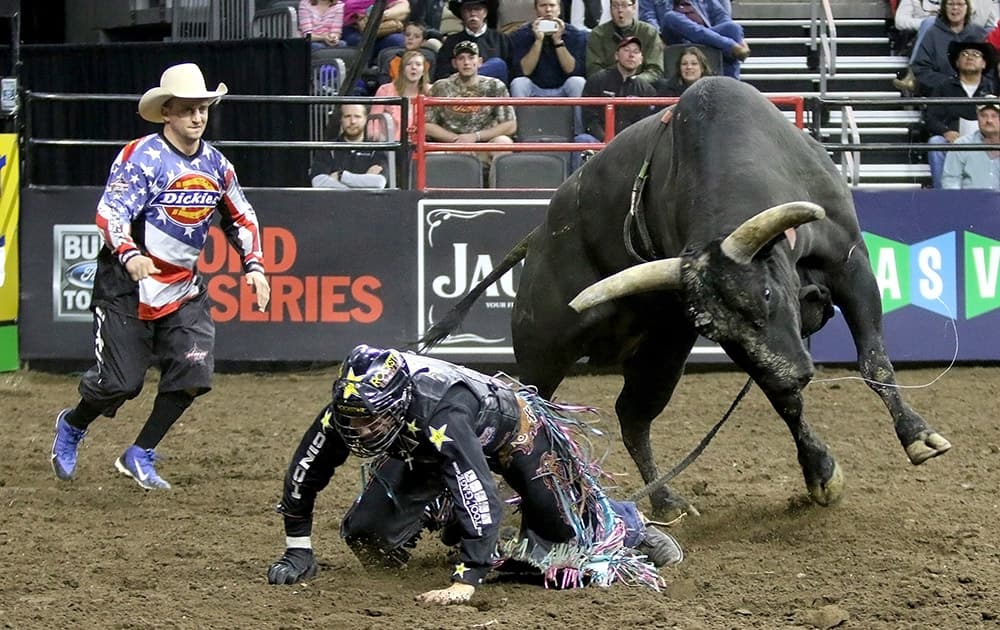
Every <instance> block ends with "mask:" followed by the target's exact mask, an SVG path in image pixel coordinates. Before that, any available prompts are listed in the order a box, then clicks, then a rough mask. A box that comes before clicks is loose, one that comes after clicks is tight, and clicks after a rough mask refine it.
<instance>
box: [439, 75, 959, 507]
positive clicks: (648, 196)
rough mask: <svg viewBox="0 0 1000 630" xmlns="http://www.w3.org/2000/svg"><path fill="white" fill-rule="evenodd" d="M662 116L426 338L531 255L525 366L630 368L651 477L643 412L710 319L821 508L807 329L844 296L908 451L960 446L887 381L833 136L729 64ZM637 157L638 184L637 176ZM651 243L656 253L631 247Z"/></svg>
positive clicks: (627, 399) (637, 428) (538, 373)
mask: <svg viewBox="0 0 1000 630" xmlns="http://www.w3.org/2000/svg"><path fill="white" fill-rule="evenodd" d="M667 119H669V117H668V116H664V117H663V118H661V117H660V116H658V115H654V116H651V117H648V118H646V119H644V120H642V121H640V122H638V123H636V124H635V125H633V126H631V127H629V128H628V129H626V130H625V131H623V132H622V133H621V134H620V135H618V136H617V137H616V138H615V139H614V140H613V141H612V142H610V143H609V144H608V145H607V146H606V147H605V148H604V150H602V151H601V152H600V153H598V154H597V155H596V156H594V157H593V158H591V159H590V160H589V161H588V162H587V163H586V164H585V165H584V167H583V168H581V169H579V170H578V171H577V172H576V173H575V174H574V175H572V176H571V177H570V178H569V179H567V180H566V181H565V182H564V184H563V185H562V186H561V187H560V188H559V189H558V190H557V191H556V192H555V194H554V195H553V197H552V200H551V202H550V204H549V208H548V212H547V214H546V217H545V220H544V222H543V223H542V224H541V225H540V226H539V227H538V228H536V229H535V230H534V231H533V232H532V233H531V234H530V235H529V236H527V237H526V238H525V239H524V240H523V241H522V242H521V243H520V244H519V245H518V246H516V247H515V248H514V249H513V250H511V252H510V253H509V254H508V255H507V256H506V257H505V259H504V261H503V262H502V263H501V264H500V265H499V266H498V267H497V268H496V269H495V270H494V271H493V273H492V274H491V275H490V276H488V277H486V278H485V279H484V280H483V281H482V282H481V283H480V284H479V285H477V287H475V288H474V289H473V290H472V291H471V292H470V293H469V294H468V295H467V296H466V297H465V299H463V300H462V302H460V303H459V305H457V306H456V307H455V308H454V309H453V310H452V311H451V313H450V314H449V315H448V316H447V317H445V318H444V319H443V320H441V321H440V322H439V323H438V324H436V325H435V327H434V328H432V329H431V330H430V331H429V332H428V333H427V334H426V335H425V336H424V338H423V340H422V341H424V343H425V346H426V345H433V344H435V343H437V342H439V341H440V340H441V339H443V338H444V337H445V336H446V335H447V334H448V333H449V332H451V331H452V330H454V329H455V328H456V327H457V326H458V324H459V323H460V321H461V319H462V317H463V316H464V314H465V312H467V310H468V308H469V307H470V306H471V305H472V303H473V302H474V301H475V299H476V298H477V297H478V295H479V294H481V293H482V292H483V291H484V290H485V289H486V288H487V287H488V286H489V285H490V284H492V283H493V282H495V281H496V280H497V279H498V278H499V277H500V275H501V274H503V273H505V272H506V271H508V270H509V269H510V268H511V267H513V265H514V264H516V263H517V262H519V261H520V260H521V259H524V261H525V263H524V269H523V271H522V274H521V279H520V284H519V287H518V291H517V297H516V299H515V302H514V307H513V314H512V321H511V332H512V339H513V346H514V353H515V357H516V360H517V364H518V368H519V371H520V376H521V379H522V380H523V381H524V382H526V383H530V384H533V385H535V386H537V387H538V389H539V391H540V393H541V394H542V395H543V396H551V395H552V393H553V392H554V391H555V389H556V387H557V386H558V385H559V383H560V382H561V381H562V379H563V378H564V377H565V375H566V374H567V372H568V371H569V370H570V368H571V367H572V366H573V364H574V363H575V362H576V361H577V360H579V359H580V358H581V357H588V358H589V361H590V363H591V364H597V365H601V364H605V365H606V364H611V365H618V366H620V369H621V373H622V375H623V376H624V385H623V387H622V390H621V393H620V394H619V396H618V398H617V401H616V403H615V411H616V413H617V415H618V420H619V423H620V426H621V434H622V438H623V441H624V443H625V446H626V448H627V449H628V452H629V454H630V455H631V456H632V459H633V460H634V461H635V463H636V465H637V466H638V469H639V471H640V473H641V474H642V477H643V479H644V480H646V482H647V483H648V482H650V481H651V480H653V479H655V478H656V477H657V467H656V464H655V460H654V457H653V452H652V450H651V447H650V442H649V430H650V424H651V422H652V420H653V419H654V418H655V417H656V416H657V415H658V414H659V413H660V412H661V411H662V410H663V409H664V408H665V407H666V405H667V403H668V402H669V401H670V397H671V394H672V393H673V391H674V388H675V386H676V385H677V383H678V381H679V380H680V378H681V375H682V373H683V369H684V364H685V362H686V360H687V357H688V356H689V354H690V352H691V349H692V348H693V346H694V344H695V342H696V340H697V338H698V335H699V334H701V335H703V336H704V337H707V338H708V339H711V340H712V341H714V342H716V343H718V344H719V345H720V346H721V347H722V348H723V349H724V350H725V352H726V354H727V355H728V356H729V357H730V358H731V359H732V360H733V362H734V363H735V364H736V365H738V366H739V367H740V368H741V369H743V370H744V371H746V372H747V374H748V375H749V376H750V377H751V378H752V379H753V381H754V382H755V383H756V384H757V385H758V386H759V387H760V389H761V390H762V391H763V392H764V394H765V395H766V397H767V399H768V401H769V402H770V403H771V405H772V406H773V407H774V409H775V411H777V413H778V415H780V416H781V418H782V419H783V420H784V421H785V423H786V424H787V426H788V429H789V431H790V432H791V434H792V438H793V440H794V441H795V447H796V450H797V455H798V462H799V465H800V467H801V469H802V474H803V477H804V480H805V484H806V488H807V490H808V493H809V496H810V497H811V498H812V500H813V501H815V502H816V503H818V504H820V505H823V506H827V505H831V504H832V503H834V502H836V501H837V500H838V499H839V498H840V497H841V496H842V493H843V486H844V481H843V475H842V473H841V470H840V467H839V465H838V464H837V461H836V460H835V459H834V457H833V455H832V454H831V453H830V450H829V448H827V446H826V444H825V443H824V442H823V440H822V439H821V438H820V437H819V436H818V435H817V434H816V433H815V432H814V431H813V430H812V428H811V427H810V426H809V424H807V422H806V420H805V418H804V417H803V416H804V414H803V395H802V391H803V389H804V388H805V387H806V385H807V384H808V383H809V382H810V379H811V378H812V376H813V363H812V359H811V357H810V355H809V352H808V350H807V348H806V345H805V341H804V339H805V338H806V337H807V336H808V335H810V334H812V333H813V332H815V331H817V330H819V329H820V328H821V327H822V326H823V324H824V323H825V322H826V321H827V320H828V319H829V317H830V316H831V315H832V314H833V305H836V306H838V307H839V308H840V310H841V312H842V313H843V316H844V318H845V320H846V322H847V324H848V326H849V328H850V331H851V335H852V337H853V340H854V344H855V347H856V349H857V353H858V368H859V371H860V373H861V374H862V376H863V377H864V379H865V382H866V383H867V384H868V385H869V387H870V388H871V389H872V390H873V391H874V392H875V393H876V394H877V395H878V396H879V397H880V398H881V399H882V401H883V403H884V404H885V406H886V407H887V408H888V410H889V413H890V414H891V416H892V420H893V424H894V427H895V431H896V436H897V438H898V439H899V441H900V443H901V444H902V446H903V447H904V449H905V452H906V455H907V457H908V458H909V461H910V462H911V463H912V464H921V463H923V462H925V461H927V460H928V459H930V458H932V457H935V456H938V455H941V454H943V453H944V452H946V451H947V450H948V449H949V448H951V444H949V442H948V441H947V440H946V439H945V438H944V437H943V436H941V435H940V434H939V433H938V432H937V431H936V430H934V429H933V428H932V427H931V426H930V425H929V424H928V423H927V422H926V421H925V420H924V419H923V418H922V417H921V416H920V415H919V414H918V413H917V412H916V411H914V410H913V409H912V408H911V407H910V406H909V405H908V404H907V403H906V402H905V401H904V400H903V398H902V396H901V395H900V390H899V389H898V388H897V387H896V386H895V375H894V370H893V366H892V363H891V362H890V360H889V357H888V355H887V353H886V350H885V347H884V342H883V336H882V309H881V300H880V294H879V289H878V285H877V283H876V280H875V278H874V276H873V274H872V271H871V265H870V262H869V258H868V252H867V249H866V247H865V243H864V241H863V240H862V236H861V230H860V228H859V226H858V220H857V215H856V213H855V209H854V204H853V200H852V197H851V194H850V191H849V190H848V188H847V186H846V184H845V183H844V181H843V179H842V178H841V177H840V175H839V174H838V172H837V170H836V167H835V166H834V164H833V162H832V160H831V159H830V157H829V156H828V155H827V153H826V151H825V150H824V149H823V148H822V147H821V146H820V145H819V143H817V142H816V141H815V140H813V139H812V138H810V137H809V136H808V135H806V134H804V133H802V131H801V130H799V129H797V128H796V127H795V126H794V125H792V124H790V123H789V122H788V121H787V120H786V119H785V117H784V116H783V115H782V114H781V112H780V111H778V109H777V108H775V107H774V106H773V105H772V104H771V103H770V102H769V101H768V100H767V99H765V98H764V97H763V96H762V95H761V94H760V93H759V92H758V91H756V90H755V89H754V88H753V87H751V86H749V85H746V84H743V83H740V82H738V81H735V80H732V79H729V78H724V77H719V78H706V79H702V80H700V81H698V82H697V83H695V84H694V85H693V86H692V87H691V88H689V89H688V90H687V91H686V92H685V93H684V95H683V97H681V99H680V101H679V102H678V103H677V104H676V106H675V107H674V108H673V110H672V119H671V120H670V122H669V124H668V123H666V122H664V121H665V120H667ZM638 172H645V174H646V176H647V180H646V181H647V183H646V184H645V185H644V186H636V185H635V182H634V181H633V180H632V178H631V174H633V173H638ZM623 173H628V174H630V175H628V176H624V177H623ZM633 195H634V196H635V197H636V201H638V202H639V203H638V204H636V203H633V201H632V199H633ZM637 209H638V210H637ZM643 254H645V257H646V258H649V259H650V260H649V261H647V262H640V261H639V260H637V258H642V257H643V256H642V255H643ZM651 500H652V503H653V508H654V510H655V511H656V512H657V513H661V514H662V513H666V512H668V511H676V510H678V509H689V507H690V506H688V504H687V502H686V501H685V500H684V499H683V498H682V497H680V496H679V495H678V494H676V493H675V492H674V491H673V490H671V489H670V488H669V487H667V486H664V487H662V488H659V489H657V490H656V491H655V492H654V493H653V494H652V495H651Z"/></svg>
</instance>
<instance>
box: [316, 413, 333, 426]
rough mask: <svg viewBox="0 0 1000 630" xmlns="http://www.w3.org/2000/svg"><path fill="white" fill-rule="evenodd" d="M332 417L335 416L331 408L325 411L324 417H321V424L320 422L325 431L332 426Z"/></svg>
mask: <svg viewBox="0 0 1000 630" xmlns="http://www.w3.org/2000/svg"><path fill="white" fill-rule="evenodd" d="M331 418H333V413H332V412H331V411H330V410H329V409H327V410H326V411H324V412H323V417H322V418H320V420H319V424H320V426H322V427H323V430H324V431H326V430H327V429H329V428H330V419H331Z"/></svg>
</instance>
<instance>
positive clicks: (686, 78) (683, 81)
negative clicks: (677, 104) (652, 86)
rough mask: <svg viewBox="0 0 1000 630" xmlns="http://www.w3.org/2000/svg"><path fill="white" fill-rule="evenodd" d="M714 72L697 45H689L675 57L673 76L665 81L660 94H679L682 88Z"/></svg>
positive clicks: (684, 88) (682, 91)
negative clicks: (675, 65) (675, 64)
mask: <svg viewBox="0 0 1000 630" xmlns="http://www.w3.org/2000/svg"><path fill="white" fill-rule="evenodd" d="M713 74H715V73H714V72H713V71H712V66H711V65H710V64H709V63H708V57H706V56H705V53H704V52H702V50H701V48H698V47H697V46H689V47H687V48H685V49H684V51H683V52H682V53H681V55H680V57H678V58H677V67H676V68H674V76H673V77H672V78H671V79H670V80H669V81H667V82H666V84H665V85H664V86H663V88H662V89H661V90H659V95H660V96H680V95H681V94H683V93H684V90H686V89H688V88H689V87H691V84H692V83H694V82H695V81H697V80H698V79H701V78H702V77H709V76H712V75H713Z"/></svg>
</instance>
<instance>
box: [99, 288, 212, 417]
mask: <svg viewBox="0 0 1000 630" xmlns="http://www.w3.org/2000/svg"><path fill="white" fill-rule="evenodd" d="M115 306H116V304H115V303H111V304H109V305H106V306H95V307H94V354H95V356H96V357H97V363H96V364H95V365H94V367H92V368H90V369H89V370H88V371H87V372H86V373H85V374H84V375H83V378H81V379H80V388H79V389H80V395H81V396H82V397H83V398H84V400H86V401H87V402H89V403H91V404H92V405H94V406H95V407H97V408H99V409H101V413H102V414H104V415H106V416H109V417H111V416H114V414H115V412H116V411H117V410H118V408H119V407H120V406H121V405H122V404H123V403H124V402H125V401H126V400H130V399H132V398H135V397H136V396H138V395H139V392H141V391H142V385H143V381H144V379H145V376H146V371H147V370H149V368H150V366H152V365H153V364H154V362H155V363H156V364H157V365H158V366H159V368H160V385H159V391H161V392H174V391H182V390H191V391H194V392H195V395H201V394H204V393H205V392H208V391H209V390H211V389H212V373H213V372H214V370H215V322H213V321H212V315H211V313H210V312H209V306H210V302H209V300H208V295H207V294H206V293H204V292H203V293H202V294H201V295H199V296H198V297H196V298H194V299H193V300H190V301H188V302H186V303H185V304H184V305H183V306H181V307H180V308H179V309H178V310H176V311H174V312H173V313H170V314H169V315H165V316H164V317H161V318H159V319H155V320H140V319H138V318H137V317H135V315H134V314H132V315H124V314H122V313H121V312H119V311H118V310H117V309H116V308H115Z"/></svg>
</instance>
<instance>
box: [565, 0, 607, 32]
mask: <svg viewBox="0 0 1000 630" xmlns="http://www.w3.org/2000/svg"><path fill="white" fill-rule="evenodd" d="M582 2H583V25H584V26H586V27H587V28H590V29H592V28H594V27H595V26H597V25H598V24H600V22H601V13H603V8H602V7H601V0H582ZM560 3H561V5H562V14H563V15H564V16H566V21H567V22H572V21H573V0H560Z"/></svg>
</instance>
